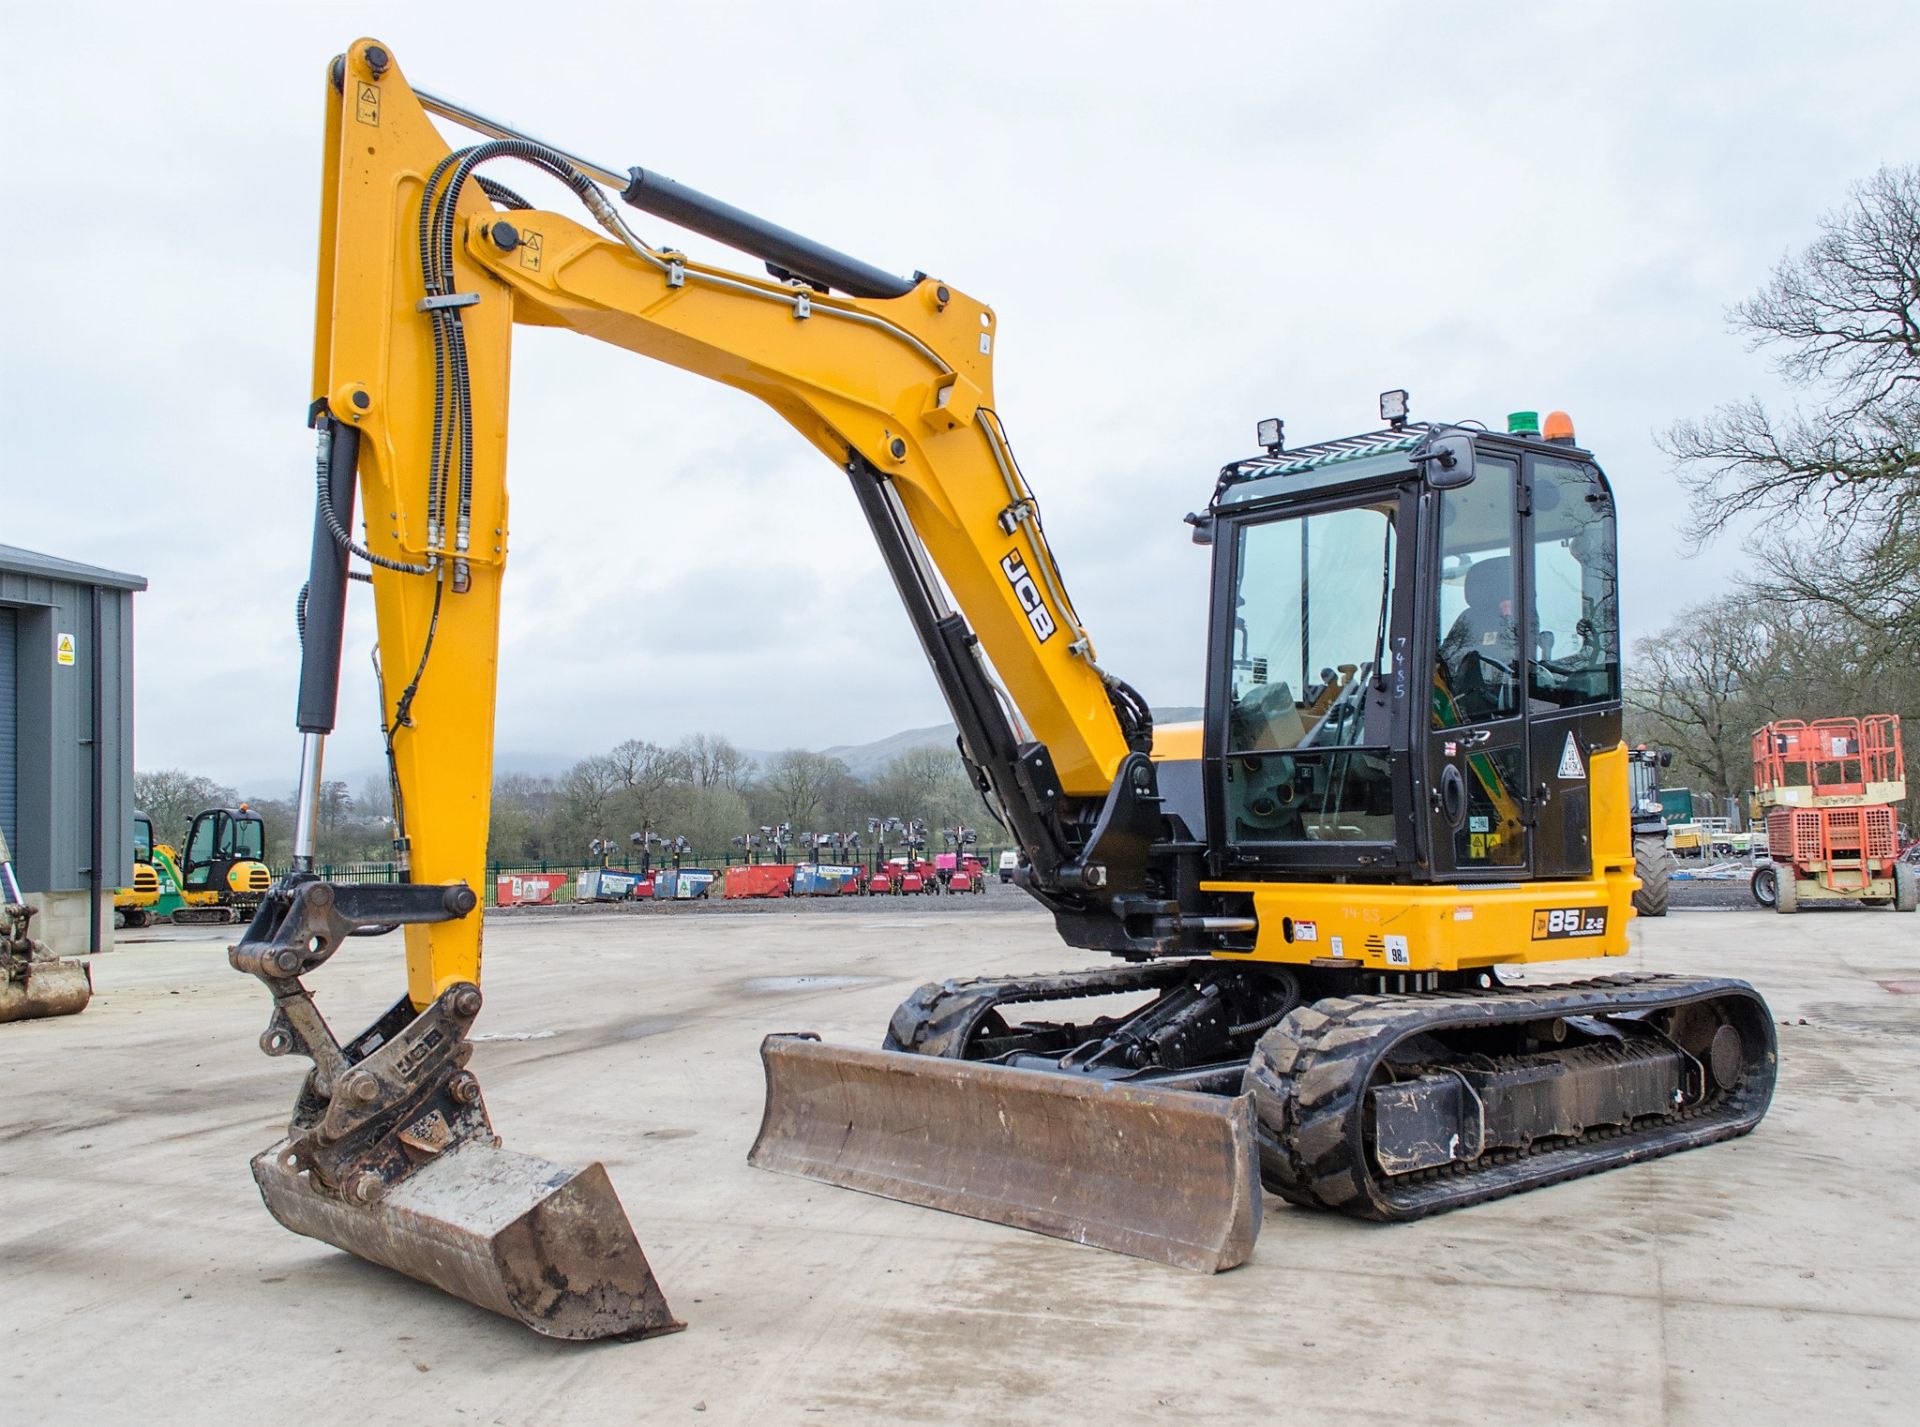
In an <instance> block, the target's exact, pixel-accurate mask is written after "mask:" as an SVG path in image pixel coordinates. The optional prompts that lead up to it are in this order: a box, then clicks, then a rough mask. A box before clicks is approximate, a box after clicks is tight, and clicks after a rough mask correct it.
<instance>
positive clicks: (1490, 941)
mask: <svg viewBox="0 0 1920 1427" xmlns="http://www.w3.org/2000/svg"><path fill="white" fill-rule="evenodd" d="M1637 885H1638V882H1637V881H1636V879H1635V878H1634V876H1633V866H1632V851H1631V849H1629V850H1628V853H1627V865H1626V866H1625V867H1616V868H1614V869H1612V870H1610V871H1609V872H1608V873H1607V874H1606V875H1605V876H1602V877H1598V878H1594V879H1591V880H1587V881H1578V882H1571V881H1570V882H1554V883H1518V884H1501V883H1481V884H1476V885H1474V886H1470V887H1408V886H1397V887H1389V886H1373V887H1370V886H1363V885H1358V884H1350V883H1349V884H1339V883H1325V882H1299V883H1294V882H1224V881H1223V882H1206V883H1202V884H1201V886H1202V890H1204V891H1207V892H1211V893H1236V892H1237V893H1243V894H1246V895H1249V896H1251V897H1252V899H1253V908H1254V915H1255V916H1256V917H1257V918H1258V920H1259V923H1260V929H1259V932H1258V936H1257V940H1256V942H1255V945H1254V947H1253V950H1251V951H1249V952H1219V951H1216V952H1215V953H1214V955H1215V956H1217V957H1219V958H1220V959H1221V960H1222V961H1238V960H1245V961H1277V962H1286V963H1291V964H1293V965H1306V964H1314V965H1319V966H1330V965H1331V966H1339V965H1342V964H1349V965H1353V966H1356V967H1364V968H1365V969H1367V970H1369V971H1407V972H1416V971H1465V970H1472V969H1474V968H1478V967H1487V966H1496V965H1502V964H1508V963H1519V962H1531V961H1574V960H1579V959H1582V958H1586V957H1595V956H1621V955H1624V954H1625V953H1626V951H1627V922H1628V920H1629V919H1631V917H1632V916H1633V892H1634V888H1635V887H1636V886H1637Z"/></svg>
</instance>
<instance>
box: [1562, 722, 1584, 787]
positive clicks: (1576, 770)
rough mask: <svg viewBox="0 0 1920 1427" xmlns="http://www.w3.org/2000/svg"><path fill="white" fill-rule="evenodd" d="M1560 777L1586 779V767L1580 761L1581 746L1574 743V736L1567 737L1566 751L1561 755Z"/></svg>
mask: <svg viewBox="0 0 1920 1427" xmlns="http://www.w3.org/2000/svg"><path fill="white" fill-rule="evenodd" d="M1560 776H1561V777H1562V778H1584V777H1586V776H1587V769H1586V765H1585V764H1583V763H1582V762H1581V761H1580V748H1579V745H1578V744H1576V743H1575V742H1574V741H1573V735H1572V734H1571V733H1569V734H1568V735H1567V747H1566V751H1565V752H1563V753H1562V754H1561V755H1560Z"/></svg>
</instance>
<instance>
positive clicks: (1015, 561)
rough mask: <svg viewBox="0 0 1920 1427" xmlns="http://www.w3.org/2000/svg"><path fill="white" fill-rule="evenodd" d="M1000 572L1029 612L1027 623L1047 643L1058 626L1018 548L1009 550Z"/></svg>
mask: <svg viewBox="0 0 1920 1427" xmlns="http://www.w3.org/2000/svg"><path fill="white" fill-rule="evenodd" d="M1000 573H1001V574H1003V575H1005V576H1006V577H1007V583H1008V584H1010V585H1012V586H1013V593H1014V598H1016V599H1018V600H1019V601H1020V608H1022V609H1024V610H1025V611H1026V612H1027V623H1028V624H1030V625H1032V626H1033V632H1034V634H1036V635H1037V636H1039V639H1040V642H1041V643H1042V644H1045V643H1046V642H1047V641H1048V640H1049V639H1051V638H1052V637H1053V631H1054V630H1055V629H1056V628H1057V627H1058V626H1056V625H1055V624H1054V622H1053V616H1052V614H1050V613H1049V612H1048V611H1047V602H1046V601H1045V600H1043V599H1041V598H1040V588H1039V586H1037V585H1035V584H1034V582H1033V576H1032V575H1030V574H1028V573H1027V567H1026V564H1025V562H1024V561H1022V560H1021V558H1020V552H1019V551H1018V550H1009V551H1008V552H1007V553H1006V557H1005V558H1004V559H1002V560H1001V561H1000Z"/></svg>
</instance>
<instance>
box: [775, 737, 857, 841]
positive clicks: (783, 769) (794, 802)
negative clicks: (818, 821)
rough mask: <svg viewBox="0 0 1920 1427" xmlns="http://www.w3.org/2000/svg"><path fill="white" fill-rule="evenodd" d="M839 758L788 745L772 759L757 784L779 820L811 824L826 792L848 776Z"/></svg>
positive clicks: (805, 825) (799, 826) (794, 824)
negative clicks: (787, 747) (788, 746)
mask: <svg viewBox="0 0 1920 1427" xmlns="http://www.w3.org/2000/svg"><path fill="white" fill-rule="evenodd" d="M849 776H850V775H849V774H848V772H847V765H846V764H844V763H842V762H841V761H840V760H839V759H838V758H830V757H828V756H827V755H826V754H824V753H815V752H814V751H813V750H812V749H808V748H789V749H787V750H786V751H785V752H784V753H782V754H780V756H779V757H777V758H775V759H774V760H773V763H772V765H771V766H770V767H769V768H768V769H767V771H766V773H765V774H764V775H763V776H762V777H761V779H760V787H761V789H762V791H763V792H764V793H765V794H766V795H767V797H768V800H769V802H770V805H771V807H772V808H773V810H774V812H775V813H776V814H777V815H778V817H779V819H780V821H782V822H785V823H790V824H792V825H793V827H794V828H795V829H796V830H797V829H800V828H805V827H811V826H812V825H813V821H814V818H815V816H816V814H818V813H819V812H820V811H821V805H822V803H823V802H824V801H825V800H826V797H827V795H828V793H829V792H830V791H831V790H832V789H833V788H834V787H835V786H836V785H837V784H838V783H841V782H843V781H845V780H846V779H848V778H849Z"/></svg>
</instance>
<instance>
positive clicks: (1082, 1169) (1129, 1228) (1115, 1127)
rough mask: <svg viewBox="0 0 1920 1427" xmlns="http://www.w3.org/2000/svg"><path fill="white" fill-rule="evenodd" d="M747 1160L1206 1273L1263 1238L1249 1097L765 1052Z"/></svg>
mask: <svg viewBox="0 0 1920 1427" xmlns="http://www.w3.org/2000/svg"><path fill="white" fill-rule="evenodd" d="M760 1058H761V1062H762V1064H763V1066H764V1067H765V1070H766V1077H767V1100H766V1111H765V1115H764V1118H763V1119H762V1121H761V1124H760V1136H759V1138H758V1139H757V1140H756V1141H755V1142H754V1146H753V1150H752V1152H751V1153H750V1154H749V1155H748V1156H747V1162H748V1163H749V1164H753V1165H756V1166H758V1167H759V1168H762V1169H771V1170H777V1171H779V1172H780V1173H783V1174H796V1175H800V1176H802V1177H804V1178H807V1179H815V1180H819V1181H821V1182H822V1183H826V1184H837V1185H840V1186H843V1187H845V1188H848V1189H859V1190H864V1191H865V1192H867V1193H869V1194H879V1195H884V1196H885V1197H887V1198H889V1199H898V1200H902V1201H904V1202H906V1203H909V1204H922V1205H925V1206H927V1207H929V1208H933V1209H944V1210H947V1211H948V1212H950V1213H955V1214H965V1215H968V1216H969V1217H971V1218H975V1219H986V1220H990V1221H992V1222H994V1223H998V1224H1008V1225H1011V1226H1013V1227H1015V1228H1020V1229H1031V1230H1033V1231H1035V1232H1036V1233H1042V1234H1050V1235H1052V1236H1053V1237H1055V1238H1060V1239H1070V1240H1072V1241H1073V1242H1075V1243H1081V1244H1092V1245H1094V1246H1095V1247H1098V1248H1104V1249H1113V1250H1116V1251H1118V1252H1120V1253H1125V1254H1132V1255H1134V1256H1135V1257H1137V1258H1144V1259H1152V1260H1154V1261H1156V1262H1159V1263H1167V1264H1173V1265H1176V1266H1178V1267H1181V1268H1188V1269H1194V1270H1198V1271H1200V1272H1203V1273H1212V1272H1216V1271H1218V1270H1221V1269H1228V1268H1232V1267H1234V1266H1235V1265H1236V1264H1240V1263H1243V1262H1245V1261H1246V1259H1247V1257H1248V1256H1249V1255H1250V1254H1251V1253H1252V1252H1253V1244H1254V1240H1255V1238H1256V1237H1258V1235H1259V1232H1260V1213H1261V1198H1260V1185H1259V1178H1258V1164H1257V1159H1256V1154H1255V1147H1254V1133H1253V1113H1252V1109H1251V1106H1250V1104H1249V1102H1248V1101H1247V1100H1246V1098H1245V1097H1244V1096H1235V1097H1227V1096H1221V1095H1203V1094H1197V1093H1194V1092H1192V1091H1182V1090H1167V1089H1160V1088H1156V1087H1154V1086H1151V1085H1145V1084H1137V1083H1128V1082H1126V1081H1113V1080H1096V1079H1092V1078H1090V1077H1085V1076H1078V1075H1065V1074H1054V1073H1050V1072H1045V1071H1034V1070H1013V1069H1008V1068H1007V1067H1004V1066H997V1065H983V1064H980V1063H979V1062H977V1061H963V1060H949V1059H945V1058H943V1057H936V1056H923V1055H909V1054H902V1053H900V1052H895V1051H879V1050H867V1049H864V1048H859V1047H853V1046H842V1045H824V1044H822V1043H820V1042H819V1041H817V1040H815V1039H812V1038H811V1037H802V1036H791V1035H775V1036H768V1037H767V1039H766V1040H765V1041H764V1042H763V1043H762V1044H761V1047H760Z"/></svg>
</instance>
